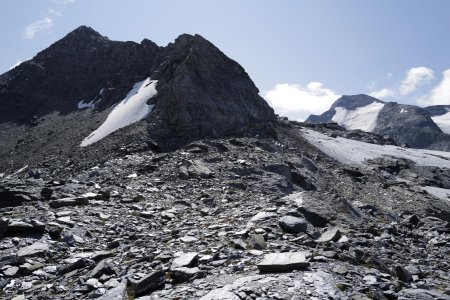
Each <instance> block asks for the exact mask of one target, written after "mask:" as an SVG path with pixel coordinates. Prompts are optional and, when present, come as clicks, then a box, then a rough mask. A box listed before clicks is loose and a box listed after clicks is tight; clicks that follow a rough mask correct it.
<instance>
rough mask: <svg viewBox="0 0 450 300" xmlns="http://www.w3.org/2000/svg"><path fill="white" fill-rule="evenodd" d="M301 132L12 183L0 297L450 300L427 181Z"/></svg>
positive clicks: (4, 205) (41, 173)
mask: <svg viewBox="0 0 450 300" xmlns="http://www.w3.org/2000/svg"><path fill="white" fill-rule="evenodd" d="M317 126H319V125H317ZM316 129H320V130H321V131H322V132H326V131H327V130H328V129H327V128H326V127H321V128H316ZM301 130H302V128H301V124H296V123H292V122H291V123H288V122H285V123H284V125H280V126H279V127H278V129H277V136H278V138H277V139H272V138H266V139H261V138H257V137H242V138H222V139H211V140H202V141H198V142H194V143H191V144H189V145H188V146H186V147H184V148H182V149H179V150H177V151H174V152H169V153H154V152H150V151H142V152H134V153H133V151H130V152H131V153H130V154H127V155H117V156H115V157H113V158H111V159H108V160H107V161H106V162H104V163H102V164H99V165H97V166H95V167H91V168H85V169H82V168H81V169H75V168H74V167H73V166H74V164H67V165H58V166H51V165H48V164H46V165H41V166H35V167H32V168H31V167H30V168H25V169H22V170H19V171H18V172H16V173H15V174H9V175H8V174H6V175H4V177H3V179H2V180H1V182H0V199H1V201H0V207H1V221H0V235H1V236H2V237H1V240H0V288H1V294H0V297H1V298H2V299H15V300H18V299H94V298H96V299H104V300H106V299H203V300H206V299H222V300H224V299H360V300H362V299H450V286H449V282H450V273H449V272H450V262H449V260H448V258H449V254H450V243H449V242H450V235H449V234H450V223H449V221H450V206H449V203H450V202H448V201H445V200H442V199H438V198H435V197H433V196H431V195H429V194H427V193H426V192H424V191H423V189H422V188H421V187H420V184H422V183H424V182H427V184H428V185H429V184H430V182H432V180H431V179H430V178H424V177H423V176H425V175H424V174H425V173H420V172H416V169H415V168H411V169H408V166H406V167H405V166H404V165H403V166H404V168H403V169H405V168H406V169H408V174H409V175H408V176H409V179H410V180H407V181H405V180H400V178H399V177H398V168H394V167H393V168H388V167H389V166H388V167H387V166H386V165H385V164H386V162H384V164H383V165H380V164H372V165H370V164H369V165H367V166H365V167H358V168H356V167H351V166H345V165H341V164H339V163H338V162H336V161H334V160H332V159H331V158H328V157H326V156H325V155H324V154H322V153H321V152H320V151H318V150H317V149H316V148H314V147H312V146H311V145H309V144H308V143H306V142H305V140H304V139H303V138H302V137H301ZM352 136H353V137H354V138H357V136H358V134H353V135H352ZM373 137H374V139H373V140H372V142H377V143H380V142H382V138H380V137H379V136H375V135H373ZM366 138H368V137H367V135H365V136H364V139H366ZM386 143H390V141H386ZM75 159H76V158H75ZM79 159H80V160H82V158H79ZM391 163H394V164H395V163H397V166H398V161H397V162H392V160H391ZM414 172H416V173H414ZM441 173H446V174H448V170H441ZM426 174H428V173H426ZM436 174H437V173H436V172H435V173H434V175H436ZM434 175H433V176H434ZM438 175H439V174H438ZM438 175H436V176H438ZM439 176H441V175H439ZM439 176H438V177H439ZM435 180H436V178H435Z"/></svg>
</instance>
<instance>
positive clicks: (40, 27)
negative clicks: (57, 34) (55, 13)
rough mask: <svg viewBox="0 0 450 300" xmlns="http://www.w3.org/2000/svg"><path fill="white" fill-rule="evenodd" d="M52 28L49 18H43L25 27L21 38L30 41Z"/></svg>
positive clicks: (51, 21)
mask: <svg viewBox="0 0 450 300" xmlns="http://www.w3.org/2000/svg"><path fill="white" fill-rule="evenodd" d="M52 27H53V20H52V19H51V18H50V17H45V18H43V19H41V20H39V21H36V22H34V23H31V24H29V25H27V27H25V30H24V31H23V36H24V37H25V38H26V39H28V40H32V39H34V37H35V36H36V34H38V33H39V32H42V31H46V30H49V29H50V28H52Z"/></svg>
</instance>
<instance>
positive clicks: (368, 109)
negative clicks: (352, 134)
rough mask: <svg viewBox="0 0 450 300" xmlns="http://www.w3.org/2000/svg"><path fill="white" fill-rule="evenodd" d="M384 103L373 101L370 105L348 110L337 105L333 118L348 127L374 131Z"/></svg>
mask: <svg viewBox="0 0 450 300" xmlns="http://www.w3.org/2000/svg"><path fill="white" fill-rule="evenodd" d="M383 106H384V103H379V102H373V103H371V104H369V105H366V106H363V107H358V108H357V109H355V110H347V109H345V108H343V107H336V108H335V110H336V113H335V114H334V116H333V118H332V120H333V121H334V122H336V123H338V124H339V125H342V126H344V127H345V128H347V129H351V130H355V129H360V130H362V131H367V132H372V131H373V130H374V129H375V127H376V126H377V118H378V114H379V113H380V111H381V109H382V108H383Z"/></svg>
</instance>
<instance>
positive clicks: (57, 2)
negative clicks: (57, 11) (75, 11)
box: [53, 0, 75, 5]
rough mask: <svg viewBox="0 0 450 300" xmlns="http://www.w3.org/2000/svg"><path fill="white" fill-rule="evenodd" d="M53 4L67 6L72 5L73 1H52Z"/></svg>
mask: <svg viewBox="0 0 450 300" xmlns="http://www.w3.org/2000/svg"><path fill="white" fill-rule="evenodd" d="M53 2H54V3H56V4H61V5H68V4H71V3H74V2H75V0H53Z"/></svg>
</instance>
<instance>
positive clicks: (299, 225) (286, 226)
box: [278, 216, 308, 233]
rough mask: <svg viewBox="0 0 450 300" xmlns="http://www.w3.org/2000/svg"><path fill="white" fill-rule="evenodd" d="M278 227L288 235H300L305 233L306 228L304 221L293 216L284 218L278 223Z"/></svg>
mask: <svg viewBox="0 0 450 300" xmlns="http://www.w3.org/2000/svg"><path fill="white" fill-rule="evenodd" d="M278 224H279V225H280V227H281V228H282V229H283V230H284V231H286V232H288V233H300V232H305V231H306V229H307V228H308V225H307V223H306V220H305V219H302V218H297V217H294V216H284V217H282V218H281V219H280V220H279V221H278Z"/></svg>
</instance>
